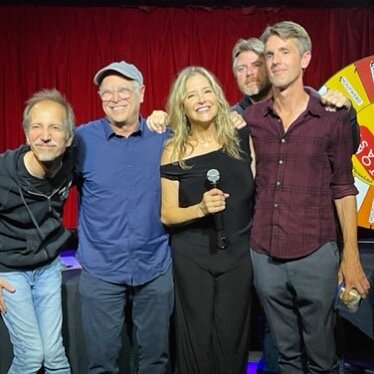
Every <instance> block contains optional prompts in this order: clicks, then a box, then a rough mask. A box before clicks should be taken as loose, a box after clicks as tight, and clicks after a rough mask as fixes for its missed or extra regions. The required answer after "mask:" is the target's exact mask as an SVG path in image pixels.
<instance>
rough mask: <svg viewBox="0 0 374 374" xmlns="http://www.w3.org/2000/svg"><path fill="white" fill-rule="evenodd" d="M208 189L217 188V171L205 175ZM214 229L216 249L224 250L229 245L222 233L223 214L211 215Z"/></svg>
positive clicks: (213, 170) (209, 171)
mask: <svg viewBox="0 0 374 374" xmlns="http://www.w3.org/2000/svg"><path fill="white" fill-rule="evenodd" d="M206 178H207V181H208V186H209V189H212V188H217V187H218V182H219V179H220V175H219V171H218V170H217V169H210V170H208V172H207V173H206ZM213 217H214V229H215V231H216V232H217V247H218V249H225V248H226V247H227V246H228V245H229V240H228V239H227V238H226V237H225V235H224V233H223V229H224V223H223V212H218V213H215V214H214V215H213Z"/></svg>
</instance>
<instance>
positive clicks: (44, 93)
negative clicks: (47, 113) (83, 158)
mask: <svg viewBox="0 0 374 374" xmlns="http://www.w3.org/2000/svg"><path fill="white" fill-rule="evenodd" d="M42 101H53V102H55V103H57V104H60V105H62V106H63V107H64V109H65V113H66V118H65V123H64V125H65V132H66V135H67V139H71V138H72V137H73V136H74V127H75V116H74V112H73V109H72V107H71V105H70V104H69V103H68V102H67V100H66V99H65V97H64V96H63V95H62V94H61V93H60V92H59V91H58V90H57V89H56V88H52V89H44V90H41V91H38V92H35V93H34V94H33V95H32V96H31V97H30V98H29V99H28V100H27V102H26V107H25V109H24V111H23V130H24V132H25V134H27V132H28V130H29V126H30V111H31V109H32V108H33V107H34V105H36V104H38V103H40V102H42Z"/></svg>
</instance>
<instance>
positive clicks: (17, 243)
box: [0, 145, 74, 271]
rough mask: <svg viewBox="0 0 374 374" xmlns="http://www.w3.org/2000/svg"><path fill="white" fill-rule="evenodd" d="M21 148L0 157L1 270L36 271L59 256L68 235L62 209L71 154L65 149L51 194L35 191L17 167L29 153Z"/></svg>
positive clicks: (72, 161) (67, 188) (70, 171)
mask: <svg viewBox="0 0 374 374" xmlns="http://www.w3.org/2000/svg"><path fill="white" fill-rule="evenodd" d="M29 150H30V148H29V146H26V145H23V146H21V147H19V148H18V149H16V150H10V151H6V152H5V153H3V154H1V155H0V271H11V270H17V269H22V268H35V267H38V266H41V265H43V264H46V263H48V262H50V261H52V260H53V259H55V258H56V257H57V255H58V252H59V249H60V248H61V247H62V245H63V244H64V243H65V242H66V240H67V239H68V238H69V236H70V233H69V231H68V230H66V229H65V228H64V227H63V225H62V209H63V205H64V201H65V200H66V198H67V196H68V192H69V187H70V186H71V183H72V179H73V167H74V159H73V151H72V149H70V148H68V149H67V151H66V152H65V155H64V160H63V164H62V167H61V169H60V171H59V172H58V173H57V174H56V176H55V177H53V179H51V185H52V189H51V193H49V194H48V195H46V194H44V193H42V192H40V191H38V189H37V186H36V184H35V185H34V184H33V183H30V181H31V180H32V177H30V178H22V177H21V175H22V173H23V174H25V171H24V170H21V169H22V168H20V165H22V166H23V165H24V164H23V156H24V154H25V153H26V152H27V151H29Z"/></svg>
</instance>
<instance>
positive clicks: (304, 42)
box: [260, 21, 312, 54]
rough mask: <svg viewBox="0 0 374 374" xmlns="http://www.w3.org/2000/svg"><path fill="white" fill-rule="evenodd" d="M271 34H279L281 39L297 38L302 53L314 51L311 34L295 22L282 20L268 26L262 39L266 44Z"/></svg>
mask: <svg viewBox="0 0 374 374" xmlns="http://www.w3.org/2000/svg"><path fill="white" fill-rule="evenodd" d="M271 35H277V36H279V37H280V38H281V39H290V38H294V39H296V42H297V45H298V47H299V51H300V53H301V54H304V53H305V52H311V51H312V41H311V40H310V36H309V34H308V33H307V32H306V30H305V29H304V27H302V26H301V25H299V24H297V23H295V22H292V21H282V22H278V23H276V24H275V25H273V26H268V27H267V28H266V29H265V31H264V32H263V34H262V35H261V38H260V39H261V40H262V42H263V43H264V44H265V43H266V41H267V40H268V39H269V37H270V36H271Z"/></svg>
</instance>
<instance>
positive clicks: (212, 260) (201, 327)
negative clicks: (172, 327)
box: [173, 240, 252, 374]
mask: <svg viewBox="0 0 374 374" xmlns="http://www.w3.org/2000/svg"><path fill="white" fill-rule="evenodd" d="M173 248H174V252H173V263H174V277H175V290H176V305H175V308H176V310H175V318H176V320H175V322H176V350H177V355H176V368H175V373H178V374H231V373H232V374H234V373H235V374H238V373H244V372H245V366H246V364H247V361H248V352H249V332H250V331H249V329H250V307H251V300H252V295H251V286H252V265H251V257H250V253H249V249H248V241H247V240H244V241H243V243H237V245H230V246H229V247H228V248H227V249H225V250H224V251H217V250H216V251H213V252H212V251H210V250H209V248H207V247H203V246H201V247H199V246H198V245H196V244H191V243H188V242H184V243H183V242H182V243H181V242H177V241H174V242H173Z"/></svg>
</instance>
